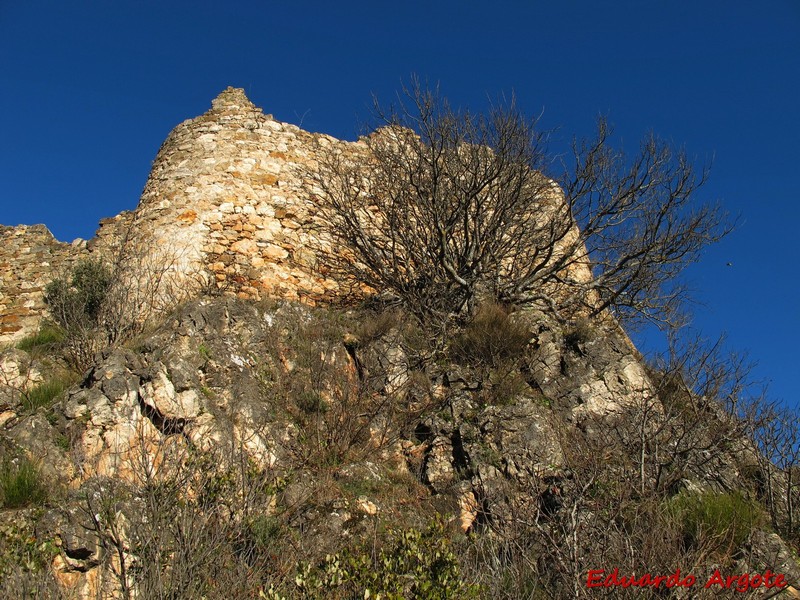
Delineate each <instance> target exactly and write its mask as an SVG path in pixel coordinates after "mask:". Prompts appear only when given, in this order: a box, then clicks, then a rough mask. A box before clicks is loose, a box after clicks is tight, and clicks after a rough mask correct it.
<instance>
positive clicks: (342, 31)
mask: <svg viewBox="0 0 800 600" xmlns="http://www.w3.org/2000/svg"><path fill="white" fill-rule="evenodd" d="M411 73H417V74H419V75H420V76H422V77H423V78H427V79H429V80H430V81H438V82H440V83H441V86H442V90H443V92H444V93H445V94H446V95H447V96H449V97H450V99H451V100H452V101H453V103H454V104H458V105H462V106H468V107H470V108H474V109H478V110H480V109H481V108H482V107H483V106H485V103H486V98H487V95H489V96H496V95H497V94H498V93H501V92H506V93H508V92H510V91H512V90H513V91H514V92H516V95H517V97H518V100H519V103H520V104H521V106H522V108H523V109H524V110H525V111H526V112H528V113H530V114H531V115H536V114H539V113H542V114H543V117H542V124H543V126H544V127H545V128H548V129H551V128H558V130H557V132H556V134H555V137H554V148H560V147H563V143H564V142H565V141H567V140H569V139H570V138H571V136H573V135H588V134H589V133H590V132H591V128H592V125H593V122H594V119H595V117H596V116H597V115H598V114H599V113H603V114H607V115H609V117H610V119H611V121H612V122H614V123H615V124H616V130H617V133H618V134H619V137H620V138H621V140H622V141H623V142H624V144H625V145H626V147H631V148H634V147H635V145H636V143H637V142H638V140H639V138H640V137H641V136H642V135H643V134H644V133H645V132H646V131H648V130H654V131H655V132H656V133H658V134H659V135H661V136H663V137H665V138H667V139H669V140H672V141H673V142H675V143H676V144H680V145H685V147H686V149H687V150H688V152H689V153H690V154H692V155H696V156H697V157H698V159H699V160H700V161H703V160H706V159H711V158H712V157H713V159H714V164H713V170H712V175H711V180H710V182H709V183H708V185H707V186H706V188H704V189H703V190H702V196H703V198H704V199H708V200H716V199H719V200H721V201H722V202H723V203H724V205H725V206H726V207H727V208H728V210H729V211H730V212H732V213H737V214H740V215H741V219H742V221H741V225H740V227H739V229H738V230H737V231H736V232H735V233H734V234H733V235H731V236H730V237H729V238H727V239H726V240H725V241H724V242H723V243H721V244H720V245H718V246H717V247H714V248H712V249H711V250H710V251H709V252H708V253H707V254H706V257H705V259H704V261H703V263H702V264H701V265H699V266H697V267H695V268H692V269H691V270H690V272H689V273H688V276H689V279H690V282H691V283H692V284H693V286H694V288H695V289H696V290H697V293H696V295H697V297H698V299H699V300H700V301H702V302H703V303H704V304H705V306H701V307H696V308H695V315H696V318H695V326H696V327H698V328H700V329H701V330H702V331H703V332H704V333H705V334H706V335H707V336H709V337H715V336H717V335H719V333H721V332H723V331H727V332H728V340H729V346H730V347H731V349H736V350H742V351H747V352H749V354H750V356H751V357H752V358H753V359H755V360H757V361H759V363H760V365H759V367H758V368H757V370H756V374H757V376H758V377H760V378H762V379H763V380H764V381H765V382H768V381H771V382H772V383H771V390H772V394H773V395H774V396H775V397H777V398H782V399H783V400H785V401H786V402H787V403H789V404H792V405H797V403H798V394H797V392H796V389H797V384H796V377H797V375H796V373H797V372H800V368H798V362H800V361H799V360H798V359H800V352H798V347H800V308H799V307H800V302H798V296H800V284H799V283H798V275H800V269H798V266H797V260H798V259H797V256H796V252H795V248H796V245H797V238H798V235H797V233H796V230H797V227H798V224H799V223H800V208H798V200H799V199H798V192H797V190H798V183H797V175H798V171H800V168H799V165H800V151H798V144H799V143H800V117H799V116H798V107H800V2H798V0H766V1H764V2H752V1H749V2H744V1H741V0H733V1H730V0H728V1H717V0H713V1H705V0H697V1H694V2H689V1H688V0H687V1H677V2H676V1H674V0H672V1H667V0H661V1H650V0H636V1H629V0H625V1H623V0H619V1H615V0H605V1H600V0H581V1H577V0H575V1H569V0H552V1H550V2H546V3H545V2H539V1H533V0H528V1H522V0H519V1H514V2H511V1H502V0H499V1H496V2H471V1H469V0H461V1H459V2H455V1H450V0H427V1H425V2H420V1H418V0H406V1H405V2H386V1H382V0H372V1H370V2H366V1H347V0H340V1H338V2H330V1H313V2H303V1H300V0H298V1H294V2H292V1H286V0H283V1H281V2H270V1H266V0H262V1H249V2H248V1H233V0H232V1H228V2H220V1H218V0H215V1H203V0H193V1H191V2H190V1H180V2H172V1H169V0H159V1H150V0H137V1H132V0H114V1H111V0H106V1H88V0H74V1H70V2H64V1H63V0H58V1H56V0H50V1H40V0H25V1H24V2H14V1H12V0H0V132H2V133H0V175H2V187H0V223H3V224H7V225H16V224H19V223H27V224H32V223H45V224H46V225H47V226H48V227H50V229H51V231H52V232H53V233H54V234H55V235H56V237H58V238H59V239H62V240H67V241H69V240H72V239H73V238H75V237H83V238H88V237H91V236H92V235H93V232H94V230H95V228H96V226H97V221H98V220H99V219H100V218H103V217H107V216H112V215H114V214H117V213H118V212H119V211H121V210H123V209H132V208H134V207H135V206H136V203H137V201H138V197H139V194H140V193H141V190H142V188H143V186H144V183H145V180H146V178H147V174H148V171H149V168H150V164H151V162H152V160H153V158H154V157H155V154H156V152H157V150H158V147H159V145H160V144H161V142H162V141H163V140H164V138H165V137H166V135H167V134H168V133H169V131H170V130H171V129H172V128H173V127H174V126H175V125H176V124H178V123H179V122H181V121H183V120H184V119H187V118H191V117H194V116H196V115H198V114H200V113H202V112H204V111H205V110H207V109H208V108H209V106H210V102H211V99H212V98H213V97H214V96H216V94H217V93H219V92H220V91H221V90H222V89H224V88H225V87H226V86H227V85H234V86H238V87H244V88H245V89H246V91H247V92H248V94H249V95H250V98H251V99H252V100H253V101H254V102H255V103H256V104H257V105H259V106H261V107H263V108H264V110H265V112H268V113H273V114H274V115H275V117H276V118H278V119H281V120H283V121H288V122H291V123H296V124H301V125H302V127H303V128H305V129H309V130H312V131H322V132H326V133H330V134H332V135H335V136H337V137H343V138H350V139H352V138H354V137H355V136H356V135H357V134H358V133H360V129H359V123H360V122H362V121H363V120H364V119H365V118H366V116H367V114H368V106H369V102H370V95H371V94H372V93H375V94H377V95H378V97H379V98H383V99H385V100H391V98H392V95H393V93H394V91H395V90H397V88H398V87H399V84H400V81H401V79H406V80H407V79H408V76H409V75H410V74H411ZM301 121H302V123H301ZM728 262H731V263H733V266H732V267H726V263H728Z"/></svg>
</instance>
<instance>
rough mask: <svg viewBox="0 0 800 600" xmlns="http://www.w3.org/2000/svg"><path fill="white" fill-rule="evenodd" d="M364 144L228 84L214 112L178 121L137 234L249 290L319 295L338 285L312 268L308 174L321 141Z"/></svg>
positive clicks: (359, 147) (247, 293)
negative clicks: (314, 127) (265, 105)
mask: <svg viewBox="0 0 800 600" xmlns="http://www.w3.org/2000/svg"><path fill="white" fill-rule="evenodd" d="M329 144H341V145H342V146H343V147H345V148H346V150H345V151H352V152H364V145H363V144H359V143H348V142H340V141H338V140H336V139H334V138H332V137H329V136H325V135H319V134H312V133H308V132H306V131H303V130H301V129H300V128H298V127H296V126H294V125H289V124H286V123H281V122H279V121H276V120H274V119H273V118H272V116H271V115H265V114H264V113H263V112H262V111H261V110H260V109H258V108H256V107H255V106H254V105H253V104H252V103H251V102H250V100H248V99H247V97H246V96H245V95H244V92H243V90H240V89H234V88H228V89H227V90H225V91H224V92H222V93H221V94H220V95H219V96H218V97H217V98H216V99H215V100H214V101H213V103H212V108H211V110H210V111H208V112H207V113H205V114H203V115H201V116H200V117H197V118H195V119H192V120H189V121H185V122H184V123H181V124H180V125H178V126H177V127H176V128H175V129H174V130H173V131H172V133H170V135H169V137H168V138H167V140H166V141H165V142H164V144H163V145H162V147H161V149H160V150H159V153H158V156H157V157H156V160H155V163H154V165H153V170H152V172H151V174H150V178H149V180H148V182H147V185H146V187H145V190H144V193H143V194H142V199H141V202H140V204H139V207H138V209H137V211H136V213H137V214H136V219H137V221H138V223H139V225H138V227H137V233H136V235H153V234H155V236H156V240H155V241H156V245H157V246H158V247H161V248H164V251H165V252H170V253H172V254H173V255H174V256H179V257H180V262H181V264H182V265H183V267H182V268H183V269H185V270H186V271H202V270H204V269H207V270H208V271H210V273H209V276H210V277H212V278H213V280H214V282H215V285H217V286H219V287H220V288H223V289H228V290H232V291H235V292H237V293H238V295H240V296H241V297H252V298H259V297H261V296H263V295H266V296H280V297H284V298H290V299H303V300H306V301H311V302H314V301H316V300H319V299H322V298H325V297H328V296H330V295H331V294H332V293H333V292H334V290H335V289H336V283H335V282H334V281H331V280H328V279H326V278H324V277H322V276H321V275H320V274H319V273H317V272H316V271H315V269H314V255H313V253H312V252H310V251H309V247H310V246H312V245H313V244H312V243H313V242H314V240H315V233H314V219H315V215H316V210H315V206H314V203H313V202H312V200H311V184H310V182H309V181H307V180H306V177H305V175H306V174H307V173H308V172H309V171H308V169H314V167H315V164H316V163H315V152H316V149H317V148H318V147H319V146H320V145H329Z"/></svg>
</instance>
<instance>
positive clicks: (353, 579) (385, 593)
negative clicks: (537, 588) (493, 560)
mask: <svg viewBox="0 0 800 600" xmlns="http://www.w3.org/2000/svg"><path fill="white" fill-rule="evenodd" d="M295 585H296V586H297V588H299V590H300V591H301V593H302V596H303V597H305V598H385V599H386V600H401V599H404V598H417V599H419V600H446V599H449V598H459V599H462V598H463V599H465V600H466V599H469V598H477V597H479V593H480V589H479V588H478V587H477V586H475V585H470V584H467V583H466V582H464V581H463V578H462V577H461V572H460V568H459V566H458V560H457V558H456V556H455V554H454V553H453V552H452V550H451V549H450V541H449V539H448V538H447V535H446V532H445V530H444V526H443V525H442V524H441V522H439V521H435V522H433V523H432V524H430V525H429V526H428V527H426V528H425V529H424V530H422V531H420V530H419V529H415V528H411V529H404V530H389V532H388V539H387V540H386V544H385V545H384V547H383V548H381V550H380V551H379V552H378V554H377V556H374V555H373V553H372V551H371V548H364V549H362V550H361V551H345V552H341V553H338V554H335V555H332V556H330V555H329V556H327V557H326V558H325V560H324V561H323V562H322V564H320V565H317V566H316V567H312V566H311V565H308V564H304V565H302V566H301V567H300V569H299V572H298V574H297V576H296V578H295Z"/></svg>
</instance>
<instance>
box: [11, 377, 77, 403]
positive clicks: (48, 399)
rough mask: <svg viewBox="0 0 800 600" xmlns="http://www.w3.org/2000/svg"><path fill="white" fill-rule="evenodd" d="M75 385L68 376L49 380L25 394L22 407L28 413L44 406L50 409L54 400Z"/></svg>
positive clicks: (72, 379) (73, 380)
mask: <svg viewBox="0 0 800 600" xmlns="http://www.w3.org/2000/svg"><path fill="white" fill-rule="evenodd" d="M73 383H75V379H74V378H73V377H70V376H67V375H62V376H56V377H53V378H52V379H48V380H47V381H45V382H43V383H40V384H39V385H37V386H35V387H33V388H31V389H29V390H28V391H27V392H25V393H24V394H23V396H22V406H23V408H24V409H25V410H28V411H33V410H36V409H37V408H40V407H42V406H44V407H49V406H50V405H51V404H52V403H53V400H55V398H56V397H58V396H59V395H60V394H61V393H62V392H63V391H64V390H66V389H67V388H68V387H69V386H71V385H72V384H73Z"/></svg>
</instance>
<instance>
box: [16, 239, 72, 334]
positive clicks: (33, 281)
mask: <svg viewBox="0 0 800 600" xmlns="http://www.w3.org/2000/svg"><path fill="white" fill-rule="evenodd" d="M86 252H87V251H86V242H84V241H83V240H75V242H74V243H73V244H66V243H63V242H59V241H58V240H56V239H55V238H54V237H53V234H52V233H50V231H49V230H48V229H47V227H45V226H44V225H30V226H28V225H19V226H17V227H5V226H2V225H0V278H2V279H0V344H6V343H13V342H16V341H18V340H19V339H21V338H22V337H24V336H25V335H28V334H29V333H31V332H33V331H35V330H36V328H37V327H38V324H39V320H40V319H41V316H42V314H44V312H45V310H46V307H45V304H44V288H45V286H46V285H47V284H48V282H50V280H51V279H52V278H53V275H54V273H58V272H62V271H65V270H66V269H68V268H69V266H70V265H71V264H72V262H73V261H75V260H76V259H77V258H78V257H79V256H81V255H84V254H86Z"/></svg>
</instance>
